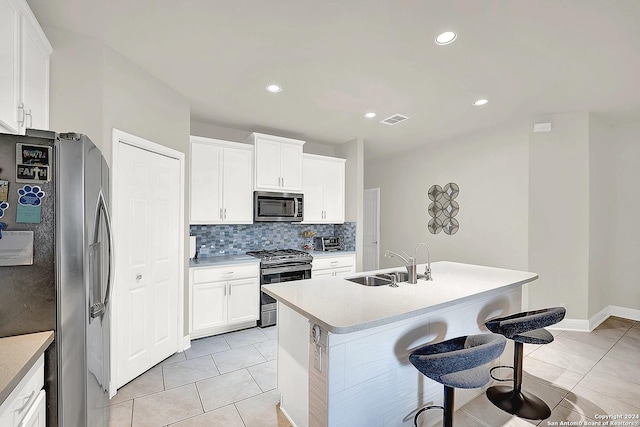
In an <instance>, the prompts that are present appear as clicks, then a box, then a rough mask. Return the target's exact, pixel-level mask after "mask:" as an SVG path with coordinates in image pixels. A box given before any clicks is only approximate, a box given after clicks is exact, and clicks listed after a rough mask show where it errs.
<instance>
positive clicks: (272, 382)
mask: <svg viewBox="0 0 640 427" xmlns="http://www.w3.org/2000/svg"><path fill="white" fill-rule="evenodd" d="M247 370H248V371H249V373H250V374H251V376H252V377H253V379H254V380H255V381H256V382H257V383H258V386H260V389H261V390H262V391H269V390H273V389H275V388H276V380H277V377H276V361H275V360H271V361H269V362H265V363H261V364H259V365H255V366H250V367H248V368H247Z"/></svg>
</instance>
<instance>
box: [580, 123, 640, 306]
mask: <svg viewBox="0 0 640 427" xmlns="http://www.w3.org/2000/svg"><path fill="white" fill-rule="evenodd" d="M612 140H613V135H612V131H611V128H610V127H609V126H607V125H606V124H605V123H604V122H602V121H601V120H600V119H598V117H596V116H595V115H593V114H589V213H590V215H589V287H588V296H589V301H588V313H587V314H588V318H591V317H593V316H595V315H596V314H597V313H598V312H599V311H601V310H602V309H603V308H605V307H606V306H608V305H609V304H611V303H610V302H609V299H610V298H609V296H610V295H609V289H610V288H611V285H612V274H611V273H612V269H611V262H612V256H611V249H612V241H611V229H612V228H611V226H610V225H612V222H616V217H617V214H618V213H619V212H618V211H623V212H624V209H622V210H619V209H616V208H615V207H614V204H613V188H614V187H613V180H614V174H615V170H616V168H614V166H613V162H612V158H613V153H614V152H615V150H612V148H613V147H612ZM639 207H640V206H639ZM634 247H635V245H634ZM636 259H637V258H636ZM636 300H637V299H636Z"/></svg>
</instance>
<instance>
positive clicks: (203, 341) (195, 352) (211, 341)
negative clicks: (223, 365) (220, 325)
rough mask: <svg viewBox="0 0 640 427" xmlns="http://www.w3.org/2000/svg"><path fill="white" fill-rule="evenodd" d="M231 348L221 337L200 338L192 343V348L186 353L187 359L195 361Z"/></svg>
mask: <svg viewBox="0 0 640 427" xmlns="http://www.w3.org/2000/svg"><path fill="white" fill-rule="evenodd" d="M230 348H231V347H229V344H227V341H226V340H225V339H224V338H223V337H222V336H221V335H216V336H214V337H208V338H200V339H197V340H193V341H191V348H188V349H186V350H185V351H184V352H185V355H186V356H187V359H195V358H197V357H202V356H206V355H207V354H213V353H219V352H221V351H225V350H229V349H230Z"/></svg>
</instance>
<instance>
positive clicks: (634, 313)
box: [547, 305, 640, 332]
mask: <svg viewBox="0 0 640 427" xmlns="http://www.w3.org/2000/svg"><path fill="white" fill-rule="evenodd" d="M610 316H616V317H622V318H624V319H629V320H635V321H640V310H636V309H634V308H626V307H619V306H617V305H608V306H606V307H605V308H603V309H602V310H600V311H599V312H597V313H596V314H594V315H593V316H591V317H590V318H589V319H588V320H587V319H584V320H583V319H567V318H565V319H563V320H562V321H561V322H559V323H556V324H555V325H553V326H549V327H548V328H547V329H557V330H563V331H579V332H591V331H593V330H594V329H595V328H597V327H598V326H599V325H600V324H601V323H602V322H604V321H605V320H607V319H608V318H609V317H610Z"/></svg>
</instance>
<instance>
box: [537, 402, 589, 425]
mask: <svg viewBox="0 0 640 427" xmlns="http://www.w3.org/2000/svg"><path fill="white" fill-rule="evenodd" d="M586 421H594V420H593V419H592V418H589V417H587V416H585V414H583V413H580V412H576V411H572V410H571V409H569V408H567V407H565V406H560V405H558V406H556V407H555V408H553V410H552V411H551V416H550V417H549V418H547V419H546V420H543V421H542V422H541V423H540V425H541V426H550V425H560V422H566V423H571V424H564V425H584V423H585V422H586ZM573 423H576V424H573Z"/></svg>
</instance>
